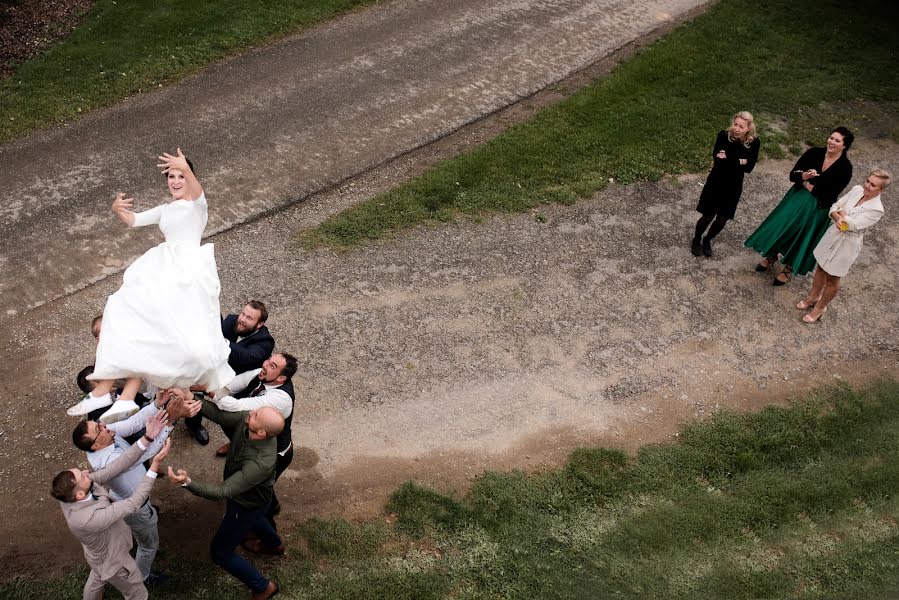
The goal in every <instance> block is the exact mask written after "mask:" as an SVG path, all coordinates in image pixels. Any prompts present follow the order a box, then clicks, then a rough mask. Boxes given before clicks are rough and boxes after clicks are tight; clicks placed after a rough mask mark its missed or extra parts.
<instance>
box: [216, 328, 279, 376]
mask: <svg viewBox="0 0 899 600" xmlns="http://www.w3.org/2000/svg"><path fill="white" fill-rule="evenodd" d="M235 323H237V315H228V316H227V317H225V318H224V319H222V335H223V336H225V339H226V340H228V342H230V344H231V354H230V355H229V356H228V364H229V365H231V368H232V369H234V372H235V373H246V372H247V371H252V370H253V369H258V368H260V367H261V366H262V363H263V362H265V359H266V358H268V357H269V356H271V355H272V350H274V349H275V340H274V338H272V336H271V334H270V333H269V332H268V327H266V326H265V325H263V326H262V327H260V328H259V329H257V330H256V331H255V332H253V333H251V334H250V335H248V336H247V337H245V338H244V339H242V340H240V341H239V342H238V341H237V334H236V333H234V324H235Z"/></svg>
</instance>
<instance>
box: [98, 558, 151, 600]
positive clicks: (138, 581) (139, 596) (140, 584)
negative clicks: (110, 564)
mask: <svg viewBox="0 0 899 600" xmlns="http://www.w3.org/2000/svg"><path fill="white" fill-rule="evenodd" d="M107 583H109V584H110V585H112V586H113V587H114V588H115V589H117V590H119V591H120V592H121V593H122V596H123V597H124V598H125V600H147V596H148V594H147V586H145V585H144V580H143V578H142V577H141V576H140V571H139V570H138V569H137V568H136V567H134V566H132V567H130V568H129V567H122V568H121V569H119V572H118V573H116V574H115V575H113V576H112V577H111V578H110V579H109V581H108V582H107Z"/></svg>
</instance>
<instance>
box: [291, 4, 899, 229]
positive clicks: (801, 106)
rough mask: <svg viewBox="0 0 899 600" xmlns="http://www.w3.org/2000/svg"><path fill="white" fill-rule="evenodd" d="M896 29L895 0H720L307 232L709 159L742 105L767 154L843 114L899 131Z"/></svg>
mask: <svg viewBox="0 0 899 600" xmlns="http://www.w3.org/2000/svg"><path fill="white" fill-rule="evenodd" d="M797 14H809V15H814V17H813V18H808V19H797V18H796V15H797ZM897 28H899V4H896V3H887V2H879V1H876V0H859V1H858V2H853V3H846V2H843V1H841V0H797V1H793V0H761V1H750V0H723V1H722V2H720V3H719V4H718V5H716V6H715V7H713V8H712V9H710V10H709V11H708V12H707V13H706V14H703V15H701V16H700V17H698V18H697V19H696V20H695V21H693V22H691V23H688V24H686V25H684V26H683V27H681V28H679V29H678V30H676V31H675V32H673V33H672V34H671V35H669V36H667V37H665V38H663V39H662V40H660V41H658V42H657V43H655V44H653V45H652V46H650V47H648V48H646V49H644V50H642V51H641V52H640V53H639V54H638V55H637V56H635V57H633V58H631V59H630V60H628V61H626V62H625V63H624V64H622V65H621V66H620V67H618V69H617V70H615V71H614V72H613V73H612V74H611V75H609V76H608V77H605V78H602V79H600V80H597V81H595V82H594V83H593V84H592V85H590V86H589V87H587V88H585V89H584V90H581V91H580V92H578V93H577V94H575V95H574V96H573V97H571V98H569V99H568V100H566V101H564V102H562V103H560V104H559V105H556V106H554V107H551V108H549V109H546V110H544V111H543V112H542V113H540V114H539V115H538V116H537V117H536V118H535V119H533V120H532V121H531V122H528V123H526V124H523V125H520V126H517V127H513V128H512V129H511V130H509V131H507V132H506V133H504V134H503V135H501V136H499V137H498V138H496V139H494V140H492V141H490V142H488V143H486V144H484V145H483V146H481V147H479V148H477V149H476V150H474V151H472V152H470V153H469V154H466V155H462V156H459V157H456V158H453V159H450V160H447V161H445V162H443V163H441V164H439V165H438V166H436V167H434V168H433V169H431V170H430V171H428V172H427V173H425V174H424V175H422V176H421V177H418V178H417V179H415V180H413V181H411V182H409V183H407V184H405V185H403V186H401V187H399V188H397V189H394V190H392V191H390V192H387V193H385V194H382V195H380V196H378V197H376V198H374V199H372V200H371V201H369V202H366V203H363V204H361V205H358V206H356V207H354V208H351V209H349V210H347V211H346V212H344V213H342V214H340V215H337V216H335V217H334V218H331V219H329V220H327V221H326V222H324V223H323V224H322V225H321V226H320V227H318V228H316V229H315V230H312V231H307V232H303V233H301V235H300V239H301V241H302V243H304V244H305V245H308V246H316V245H322V244H325V245H335V246H348V245H353V244H358V243H360V242H364V241H366V240H371V239H377V238H380V237H382V236H384V235H386V234H389V233H391V232H395V231H397V230H401V229H404V228H408V227H410V226H412V225H416V224H420V223H428V222H430V223H439V222H444V221H447V220H452V219H455V218H457V217H458V216H459V215H478V214H480V213H483V212H489V211H501V212H512V211H524V210H528V209H530V208H532V207H535V206H538V205H540V204H544V203H549V202H562V203H571V202H574V201H576V200H577V199H579V198H584V197H588V196H590V195H591V194H593V193H594V192H595V191H597V190H599V189H601V188H602V187H604V186H605V185H607V184H608V182H609V181H610V180H614V181H616V182H619V183H625V184H626V183H631V182H634V181H637V180H643V179H646V180H656V179H658V178H660V177H662V176H663V175H664V174H674V173H683V172H699V171H703V170H705V169H707V168H708V166H709V164H710V161H711V159H710V156H709V154H710V151H711V146H712V144H713V142H714V139H715V135H716V133H717V132H718V131H719V130H720V129H723V128H724V127H725V126H727V124H728V123H729V120H730V117H731V116H732V115H733V113H734V112H736V111H738V110H750V111H751V112H753V113H754V115H755V116H756V118H757V120H758V121H759V122H760V124H761V135H762V151H763V154H765V155H767V156H771V157H782V156H785V155H786V151H789V152H792V153H796V152H798V151H799V150H800V148H801V143H802V142H810V143H815V144H818V145H821V144H823V142H824V140H825V139H826V137H827V133H829V131H830V128H831V127H834V126H836V125H839V124H844V123H845V124H849V125H850V126H852V127H856V128H858V129H860V130H861V131H862V132H863V133H866V134H868V135H874V136H879V135H889V136H892V138H893V139H894V140H897V141H899V123H897V119H896V115H897V114H899V78H897V75H896V69H895V64H896V62H897V60H899V42H897V40H899V37H897V36H896V30H897Z"/></svg>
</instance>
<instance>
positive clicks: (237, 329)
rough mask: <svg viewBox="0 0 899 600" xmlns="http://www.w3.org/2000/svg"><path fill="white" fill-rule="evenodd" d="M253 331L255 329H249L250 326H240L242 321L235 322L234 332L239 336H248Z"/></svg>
mask: <svg viewBox="0 0 899 600" xmlns="http://www.w3.org/2000/svg"><path fill="white" fill-rule="evenodd" d="M253 331H254V330H253V329H249V328H247V329H243V328H242V327H241V326H240V323H235V324H234V333H235V334H236V335H237V336H238V337H247V336H248V335H250V334H251V333H253Z"/></svg>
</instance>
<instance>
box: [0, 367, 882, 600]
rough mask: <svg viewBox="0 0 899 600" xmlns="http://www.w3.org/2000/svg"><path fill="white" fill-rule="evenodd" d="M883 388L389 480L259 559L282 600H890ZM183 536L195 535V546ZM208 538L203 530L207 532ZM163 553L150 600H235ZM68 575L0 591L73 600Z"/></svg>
mask: <svg viewBox="0 0 899 600" xmlns="http://www.w3.org/2000/svg"><path fill="white" fill-rule="evenodd" d="M897 491H899V383H897V382H896V381H882V382H879V383H876V384H873V385H871V386H869V387H867V388H864V389H860V390H854V389H852V388H850V387H849V386H846V385H842V386H835V387H831V388H827V389H822V390H819V391H818V392H815V393H814V394H812V395H811V396H810V397H808V398H805V399H803V400H801V401H796V402H794V403H792V404H791V405H790V406H788V407H785V408H784V407H768V408H766V409H764V410H762V411H761V412H759V413H755V414H736V413H722V414H718V415H716V416H714V417H713V418H711V419H709V420H708V421H706V422H703V423H698V424H692V425H689V426H687V427H685V428H684V429H683V430H682V431H681V434H680V436H679V437H678V440H677V442H676V443H671V444H661V445H654V446H646V447H644V448H642V449H641V450H640V451H639V453H638V455H637V456H636V457H627V456H626V455H624V454H623V453H621V452H619V451H617V450H610V449H605V448H583V449H579V450H576V451H575V452H574V453H572V455H571V457H570V460H569V462H568V464H567V466H565V467H564V468H562V469H559V470H556V471H547V472H541V473H536V474H526V473H522V472H512V473H486V474H484V475H482V476H481V477H479V478H478V479H477V480H475V481H474V484H473V486H472V487H471V489H470V490H469V491H468V493H467V494H465V495H464V496H462V497H451V496H447V495H444V494H440V493H437V492H435V491H433V490H430V489H427V488H424V487H421V486H419V485H416V484H414V483H411V482H410V483H406V484H405V485H403V486H402V487H401V488H400V489H398V490H397V491H396V492H395V493H394V494H393V496H392V498H391V499H390V501H389V503H388V505H387V507H386V512H387V514H388V515H389V518H388V519H384V520H380V519H379V520H375V521H371V522H363V523H356V524H351V523H347V522H345V521H342V520H339V519H336V520H319V519H312V520H310V521H308V522H307V523H305V524H304V525H303V526H301V527H300V528H299V529H298V530H296V531H294V532H291V533H290V534H288V537H287V543H288V545H289V547H290V548H291V554H290V558H289V559H284V560H280V561H261V560H257V563H261V564H262V567H261V568H262V569H263V571H264V572H266V573H269V574H270V575H272V576H273V577H275V578H276V579H277V580H278V581H279V582H280V584H281V585H282V587H283V588H284V590H285V597H288V598H309V599H322V600H324V599H329V600H330V599H341V598H347V599H358V598H372V599H376V598H377V599H397V598H409V599H410V600H411V599H421V598H425V599H427V598H435V599H436V598H458V599H494V598H496V599H498V598H503V599H506V598H520V599H522V600H525V599H528V600H530V599H533V598H559V599H578V598H584V599H587V598H591V599H592V598H623V599H628V598H634V599H638V598H639V599H660V600H662V599H664V600H668V599H671V598H678V599H681V598H684V599H697V600H707V599H710V598H727V599H729V600H739V599H751V598H753V599H754V598H772V599H782V598H797V599H825V598H833V599H840V600H849V599H860V600H861V599H864V600H870V599H876V598H896V597H899V496H897ZM198 535H199V532H198ZM209 535H211V532H209ZM173 554H175V553H173V552H169V556H168V557H167V558H166V559H164V560H162V561H160V562H161V565H159V566H160V567H161V568H163V569H164V570H166V571H168V572H170V573H172V574H173V575H175V576H176V577H177V578H178V580H179V581H180V582H181V583H180V584H179V585H178V587H175V588H173V589H171V590H168V591H162V590H160V591H159V592H155V593H154V597H155V598H180V597H193V598H200V599H204V598H205V599H214V600H225V599H230V598H241V597H244V596H245V591H244V590H243V589H242V588H241V587H240V586H239V585H236V584H235V582H234V581H233V580H231V579H230V578H229V577H228V576H227V575H225V574H224V573H223V572H221V571H219V570H218V569H216V568H215V567H214V566H213V565H212V564H211V563H209V562H206V561H202V560H199V561H197V560H192V559H188V560H185V559H184V558H182V557H177V556H172V555H173ZM85 576H86V573H85V572H84V571H83V569H80V570H74V571H72V572H70V573H68V574H67V575H66V577H64V578H63V579H61V580H57V581H51V582H34V581H22V580H20V581H19V582H17V584H16V585H12V584H9V583H7V584H0V596H2V597H3V598H9V599H10V600H24V599H33V598H50V597H53V598H59V599H66V598H72V599H75V598H78V597H80V595H79V590H80V586H81V583H82V582H83V579H84V577H85Z"/></svg>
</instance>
